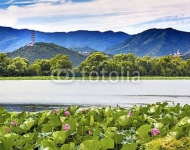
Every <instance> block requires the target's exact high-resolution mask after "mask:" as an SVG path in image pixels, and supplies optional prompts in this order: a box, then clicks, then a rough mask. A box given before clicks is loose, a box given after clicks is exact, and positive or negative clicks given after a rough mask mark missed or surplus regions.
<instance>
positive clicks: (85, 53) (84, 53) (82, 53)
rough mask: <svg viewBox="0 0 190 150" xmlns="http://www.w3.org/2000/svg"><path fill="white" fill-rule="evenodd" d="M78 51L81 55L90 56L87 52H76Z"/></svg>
mask: <svg viewBox="0 0 190 150" xmlns="http://www.w3.org/2000/svg"><path fill="white" fill-rule="evenodd" d="M78 53H79V54H81V55H84V56H90V53H89V52H78Z"/></svg>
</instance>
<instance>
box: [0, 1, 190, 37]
mask: <svg viewBox="0 0 190 150" xmlns="http://www.w3.org/2000/svg"><path fill="white" fill-rule="evenodd" d="M189 7H190V1H189V0H172V1H166V0H0V26H9V27H13V28H18V29H23V28H28V29H34V30H39V31H45V32H60V31H65V32H69V31H75V30H93V31H94V30H99V31H107V30H112V31H123V32H126V33H129V34H136V33H139V32H142V31H144V30H147V29H150V28H168V27H172V28H175V29H178V30H182V31H188V32H190V10H189Z"/></svg>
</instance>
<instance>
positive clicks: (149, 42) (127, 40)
mask: <svg viewBox="0 0 190 150" xmlns="http://www.w3.org/2000/svg"><path fill="white" fill-rule="evenodd" d="M35 33H36V42H45V43H54V44H57V45H60V46H63V47H66V48H68V49H72V50H75V51H83V52H84V51H89V52H92V51H95V50H98V51H102V52H104V53H108V54H118V53H135V54H136V55H137V56H144V55H150V56H163V55H169V54H173V53H175V52H176V51H177V50H178V49H179V50H180V52H181V53H183V54H185V53H189V52H190V33H189V32H182V31H178V30H175V29H172V28H167V29H149V30H146V31H144V32H142V33H139V34H136V35H128V34H126V33H124V32H112V31H107V32H99V31H75V32H68V33H65V32H58V33H43V32H38V31H35ZM30 41H31V31H30V30H27V29H23V30H17V29H12V28H9V27H0V52H11V51H14V50H16V49H19V48H20V47H23V46H24V45H26V44H28V43H29V42H30Z"/></svg>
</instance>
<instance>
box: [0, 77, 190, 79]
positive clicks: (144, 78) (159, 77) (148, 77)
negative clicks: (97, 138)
mask: <svg viewBox="0 0 190 150" xmlns="http://www.w3.org/2000/svg"><path fill="white" fill-rule="evenodd" d="M52 79H54V80H57V79H61V80H137V79H140V80H190V77H188V76H184V77H179V76H174V77H166V76H141V77H139V78H138V77H92V76H90V77H75V78H74V77H60V78H57V77H53V78H52V77H51V76H23V77H0V80H52Z"/></svg>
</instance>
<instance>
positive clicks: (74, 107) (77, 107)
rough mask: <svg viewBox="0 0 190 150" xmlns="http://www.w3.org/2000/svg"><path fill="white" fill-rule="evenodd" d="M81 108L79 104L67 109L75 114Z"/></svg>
mask: <svg viewBox="0 0 190 150" xmlns="http://www.w3.org/2000/svg"><path fill="white" fill-rule="evenodd" d="M78 109H79V106H70V107H69V108H68V109H67V110H68V111H69V112H70V114H71V115H74V114H75V112H76V111H77V110H78Z"/></svg>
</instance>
